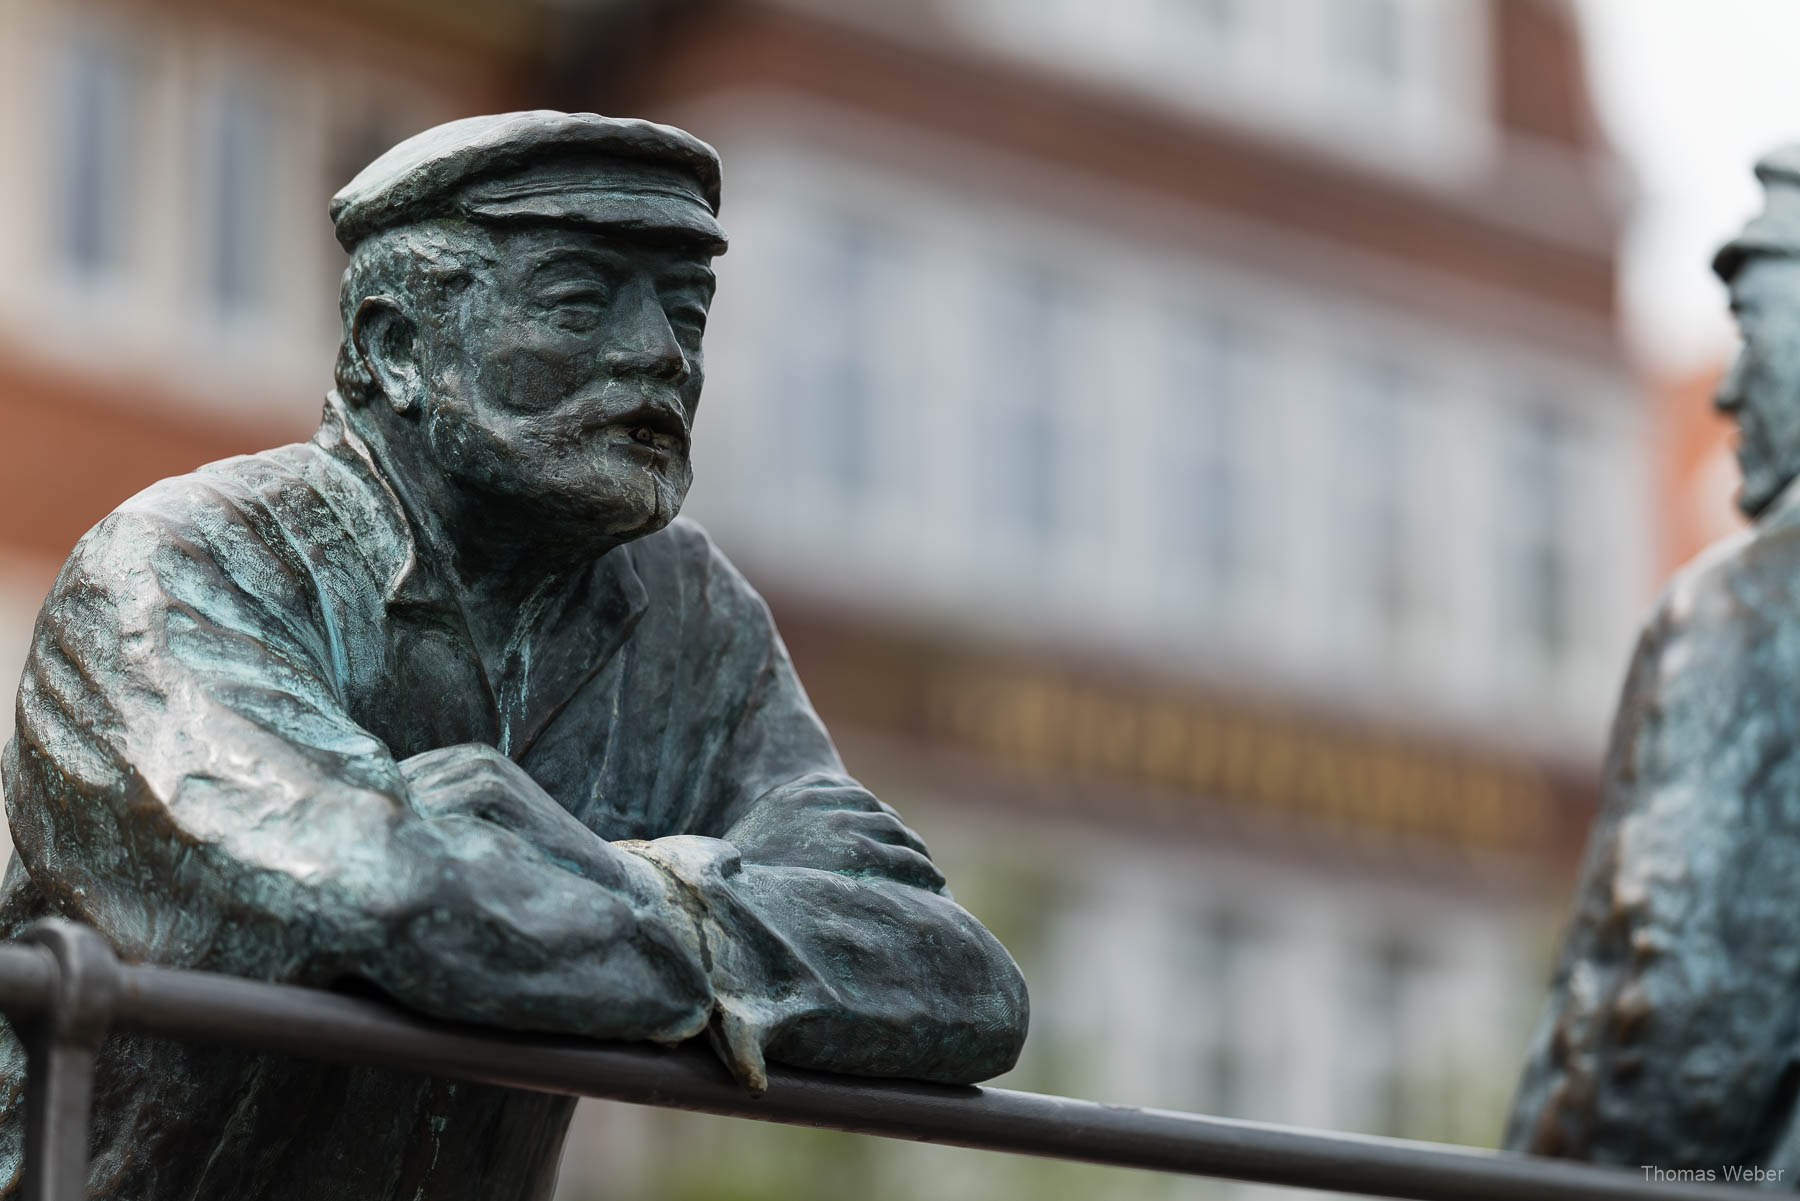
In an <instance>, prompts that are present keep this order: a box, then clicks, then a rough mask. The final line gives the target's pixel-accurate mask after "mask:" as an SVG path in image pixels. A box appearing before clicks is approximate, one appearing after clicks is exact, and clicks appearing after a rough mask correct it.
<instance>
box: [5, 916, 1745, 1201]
mask: <svg viewBox="0 0 1800 1201" xmlns="http://www.w3.org/2000/svg"><path fill="white" fill-rule="evenodd" d="M118 970H119V984H120V991H119V994H118V997H117V1000H116V1003H115V1006H114V1009H113V1026H114V1028H115V1029H122V1030H132V1031H137V1032H141V1033H145V1034H153V1035H160V1036H165V1037H171V1038H176V1039H182V1040H187V1041H195V1042H202V1043H222V1044H228V1045H232V1046H237V1047H242V1048H245V1049H247V1050H254V1051H273V1052H283V1053H286V1054H291V1055H295V1056H298V1057H302V1058H309V1059H324V1060H332V1061H341V1062H349V1063H359V1064H375V1065H380V1066H384V1067H389V1068H397V1069H402V1070H409V1071H417V1072H422V1073H428V1074H432V1075H441V1076H455V1077H461V1078H465V1079H473V1080H480V1081H485V1082H488V1083H492V1084H500V1085H507V1086H510V1087H515V1088H524V1089H531V1090H535V1091H539V1092H557V1093H568V1094H575V1095H579V1096H586V1097H601V1098H607V1099H610V1100H616V1101H628V1102H634V1103H637V1104H643V1105H656V1106H663V1107H669V1108H676V1109H687V1110H695V1111H698V1112H702V1113H713V1114H723V1115H728V1116H734V1117H742V1118H752V1119H756V1120H759V1121H767V1122H783V1123H788V1124H793V1125H804V1126H815V1127H821V1128H824V1129H830V1130H842V1131H849V1132H853V1133H859V1134H873V1135H881V1136H885V1137H889V1138H900V1139H912V1140H916V1141H921V1142H931V1143H943V1144H949V1145H953V1146H961V1147H973V1148H977V1149H982V1150H989V1151H1004V1152H1012V1153H1016V1154H1025V1155H1037V1156H1047V1157H1051V1158H1056V1159H1066V1160H1078V1161H1084V1162H1088V1163H1096V1164H1105V1165H1109V1166H1114V1167H1126V1168H1143V1169H1150V1170H1154V1171H1163V1172H1176V1173H1182V1174H1187V1175H1200V1176H1216V1177H1224V1178H1229V1179H1236V1180H1244V1181H1252V1182H1257V1183H1262V1184H1275V1185H1288V1186H1294V1187H1301V1188H1315V1189H1323V1190H1327V1191H1331V1192H1338V1193H1360V1194H1366V1195H1371V1196H1385V1197H1395V1198H1411V1199H1415V1201H1668V1199H1669V1198H1674V1197H1684V1198H1690V1199H1692V1201H1734V1199H1741V1198H1742V1197H1744V1196H1745V1192H1744V1190H1743V1189H1742V1188H1738V1187H1731V1186H1724V1185H1704V1184H1680V1185H1668V1184H1658V1183H1652V1182H1647V1181H1645V1180H1644V1179H1643V1177H1642V1175H1641V1174H1640V1173H1639V1172H1634V1171H1627V1170H1621V1169H1617V1168H1609V1167H1597V1166H1593V1165H1587V1164H1578V1163H1570V1162H1566V1161H1559V1160H1549V1159H1539V1158H1533V1157H1529V1156H1519V1155H1510V1154H1504V1153H1496V1152H1488V1151H1479V1150H1475V1149H1472V1148H1464V1147H1451V1146H1444V1145H1440V1144H1435V1143H1421V1142H1411V1141H1407V1140H1402V1139H1387V1138H1376V1137H1370V1136H1361V1135H1350V1134H1338V1133H1326V1132H1319V1131H1311V1130H1301V1129H1295V1128H1291V1127H1284V1126H1275V1125H1269V1124H1265V1123H1260V1122H1244V1121H1237V1120H1233V1119H1227V1118H1212V1117H1201V1116H1197V1115H1193V1114H1185V1113H1174V1112H1170V1111H1166V1110H1155V1109H1140V1108H1135V1107H1132V1106H1125V1105H1105V1104H1100V1103H1098V1102H1094V1101H1082V1100H1075V1099H1071V1098H1067V1097H1054V1096H1045V1095H1041V1094H1037V1093H1026V1092H1015V1091H1012V1090H1009V1089H998V1088H975V1087H952V1086H944V1085H932V1084H924V1083H917V1082H911V1081H887V1080H867V1079H859V1078H854V1077H847V1076H835V1075H827V1074H824V1073H815V1072H804V1071H797V1070H793V1069H786V1068H781V1067H776V1066H771V1068H770V1071H769V1089H768V1092H767V1093H766V1094H765V1095H764V1096H762V1097H760V1098H752V1097H751V1096H749V1095H748V1094H747V1093H746V1092H745V1091H744V1090H743V1089H742V1088H741V1087H740V1086H739V1085H737V1084H736V1083H735V1082H734V1081H732V1080H731V1078H730V1077H729V1076H728V1075H727V1074H726V1073H725V1071H724V1069H723V1068H722V1067H721V1066H720V1065H719V1063H718V1062H717V1061H716V1060H715V1059H714V1058H713V1057H712V1056H711V1055H709V1054H707V1053H706V1051H705V1050H704V1049H703V1048H700V1047H697V1046H692V1045H690V1046H687V1047H683V1048H677V1049H674V1050H659V1049H657V1048H654V1047H648V1046H643V1045H637V1044H614V1043H599V1042H591V1041H576V1040H569V1039H557V1038H538V1037H526V1036H517V1035H509V1034H501V1033H496V1032H494V1031H491V1030H477V1029H476V1028H471V1027H464V1026H456V1025H452V1024H449V1023H443V1022H436V1021H430V1020H426V1019H421V1018H419V1017H416V1016H414V1015H412V1014H410V1013H408V1012H406V1011H403V1010H401V1009H399V1008H397V1007H394V1006H390V1005H388V1004H385V1003H382V1002H378V1001H370V1000H363V999H359V998H354V997H347V996H341V995H338V994H335V993H327V992H320V991H316V990H312V989H305V988H297V987H293V986H289V985H278V984H265V983H261V982H258V981H252V980H243V979H239V978H237V977H233V976H220V975H216V974H212V973H205V972H188V971H176V970H172V969H167V968H157V967H141V966H134V965H129V964H121V965H120V966H119V969H118ZM55 988H56V964H55V962H54V961H53V960H52V959H51V958H50V956H49V954H48V953H47V952H45V951H44V950H43V949H42V948H38V947H30V946H19V945H9V946H0V1012H5V1013H6V1014H7V1015H8V1016H9V1017H15V1018H17V1017H31V1016H36V1015H38V1014H41V1013H42V1012H44V1011H45V1010H46V1009H47V1008H48V1007H49V1005H50V1004H51V997H52V995H53V994H54V991H55Z"/></svg>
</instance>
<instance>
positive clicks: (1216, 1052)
mask: <svg viewBox="0 0 1800 1201" xmlns="http://www.w3.org/2000/svg"><path fill="white" fill-rule="evenodd" d="M1251 940H1252V931H1251V929H1250V927H1249V924H1248V923H1247V922H1246V921H1245V920H1244V919H1243V917H1242V916H1240V915H1239V914H1238V913H1236V912H1235V911H1233V910H1230V909H1221V910H1218V911H1216V912H1214V913H1212V914H1210V915H1207V916H1205V917H1204V918H1202V919H1201V920H1200V921H1199V922H1198V923H1197V926H1196V928H1195V930H1194V935H1193V943H1192V947H1191V953H1192V955H1193V963H1192V965H1191V968H1192V970H1191V973H1190V975H1189V982H1190V986H1191V987H1193V988H1195V989H1198V990H1202V991H1203V995H1208V996H1209V997H1210V1000H1211V1002H1212V1003H1211V1005H1210V1006H1209V1007H1208V1008H1209V1011H1210V1013H1209V1017H1210V1020H1209V1021H1208V1022H1207V1023H1206V1024H1205V1029H1204V1030H1203V1031H1201V1032H1199V1039H1198V1042H1197V1046H1196V1047H1195V1058H1194V1061H1193V1062H1192V1063H1191V1064H1190V1065H1189V1067H1190V1070H1191V1071H1192V1073H1193V1081H1194V1083H1193V1085H1192V1086H1191V1087H1190V1089H1187V1090H1182V1091H1183V1092H1187V1093H1189V1094H1190V1095H1192V1096H1193V1098H1194V1101H1195V1102H1196V1103H1197V1104H1196V1107H1197V1108H1199V1109H1200V1110H1201V1111H1202V1112H1205V1113H1218V1114H1227V1115H1230V1114H1242V1113H1244V1112H1245V1111H1246V1108H1247V1103H1248V1101H1249V1096H1248V1086H1249V1084H1250V1081H1249V1080H1248V1078H1247V1077H1248V1073H1249V1070H1250V1069H1251V1068H1252V1066H1253V1065H1251V1064H1249V1063H1246V1058H1247V1055H1246V1052H1247V1047H1248V1042H1249V1039H1248V1038H1247V1036H1246V1031H1245V1029H1244V1025H1245V1017H1246V1014H1245V1012H1244V1004H1243V1002H1244V1000H1245V998H1246V997H1248V996H1250V995H1252V994H1253V992H1254V988H1255V984H1256V982H1255V981H1254V980H1252V979H1249V978H1248V974H1249V967H1250V965H1249V963H1248V959H1249V957H1250V953H1251V951H1252V947H1251V945H1250V944H1251ZM1177 1095H1180V1094H1177Z"/></svg>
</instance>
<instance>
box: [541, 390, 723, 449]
mask: <svg viewBox="0 0 1800 1201" xmlns="http://www.w3.org/2000/svg"><path fill="white" fill-rule="evenodd" d="M563 409H564V412H566V413H569V414H570V417H571V419H570V420H569V421H568V422H567V424H565V425H564V426H563V428H562V429H560V430H559V431H557V432H558V434H559V435H560V436H561V437H566V438H568V439H569V440H571V441H584V440H586V439H588V438H592V437H593V436H594V435H596V434H605V433H619V432H625V433H629V434H631V435H632V436H633V437H634V438H636V439H637V440H638V441H640V442H654V443H655V444H657V445H662V446H671V445H673V446H678V447H680V448H681V449H682V450H683V451H685V450H686V449H687V448H688V443H689V441H690V439H691V436H692V430H691V428H690V426H689V423H688V414H687V406H686V405H684V404H683V403H682V400H681V393H680V391H679V390H677V389H675V388H672V387H665V386H660V385H658V386H649V385H645V384H639V383H630V384H609V385H607V386H605V387H603V388H601V389H599V390H598V391H596V392H592V393H589V394H587V395H585V396H579V397H575V398H574V399H572V400H570V401H569V402H568V403H567V404H566V405H564V406H563Z"/></svg>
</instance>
